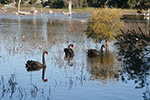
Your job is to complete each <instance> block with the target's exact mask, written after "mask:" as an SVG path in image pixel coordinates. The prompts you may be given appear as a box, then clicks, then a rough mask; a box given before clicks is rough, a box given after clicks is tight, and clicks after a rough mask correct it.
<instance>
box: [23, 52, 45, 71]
mask: <svg viewBox="0 0 150 100" xmlns="http://www.w3.org/2000/svg"><path fill="white" fill-rule="evenodd" d="M45 54H47V55H48V52H47V51H44V52H43V64H41V63H40V62H37V61H33V60H28V61H27V63H26V64H25V65H26V68H27V71H36V70H40V69H41V68H43V67H46V64H45Z"/></svg>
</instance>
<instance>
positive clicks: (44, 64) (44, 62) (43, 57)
mask: <svg viewBox="0 0 150 100" xmlns="http://www.w3.org/2000/svg"><path fill="white" fill-rule="evenodd" d="M43 65H45V53H43Z"/></svg>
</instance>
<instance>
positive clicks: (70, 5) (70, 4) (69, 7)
mask: <svg viewBox="0 0 150 100" xmlns="http://www.w3.org/2000/svg"><path fill="white" fill-rule="evenodd" d="M71 8H72V1H71V0H70V1H69V6H68V13H69V15H71V14H72V13H71Z"/></svg>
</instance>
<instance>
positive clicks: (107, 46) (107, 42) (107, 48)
mask: <svg viewBox="0 0 150 100" xmlns="http://www.w3.org/2000/svg"><path fill="white" fill-rule="evenodd" d="M106 50H109V41H108V40H106Z"/></svg>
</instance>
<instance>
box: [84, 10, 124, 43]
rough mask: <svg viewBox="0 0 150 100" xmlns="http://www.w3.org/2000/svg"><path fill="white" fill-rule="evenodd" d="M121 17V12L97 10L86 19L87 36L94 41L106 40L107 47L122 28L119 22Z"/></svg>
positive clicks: (121, 23)
mask: <svg viewBox="0 0 150 100" xmlns="http://www.w3.org/2000/svg"><path fill="white" fill-rule="evenodd" d="M121 17H122V13H121V10H117V9H108V8H104V9H98V10H97V11H96V12H94V13H93V15H92V16H91V17H90V18H89V19H88V27H87V32H86V34H87V36H88V37H91V38H93V39H94V40H95V41H101V40H106V46H107V43H108V42H109V41H110V40H112V39H114V36H115V35H116V34H118V33H119V32H120V31H119V30H120V29H121V28H123V22H121V21H120V18H121Z"/></svg>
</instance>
